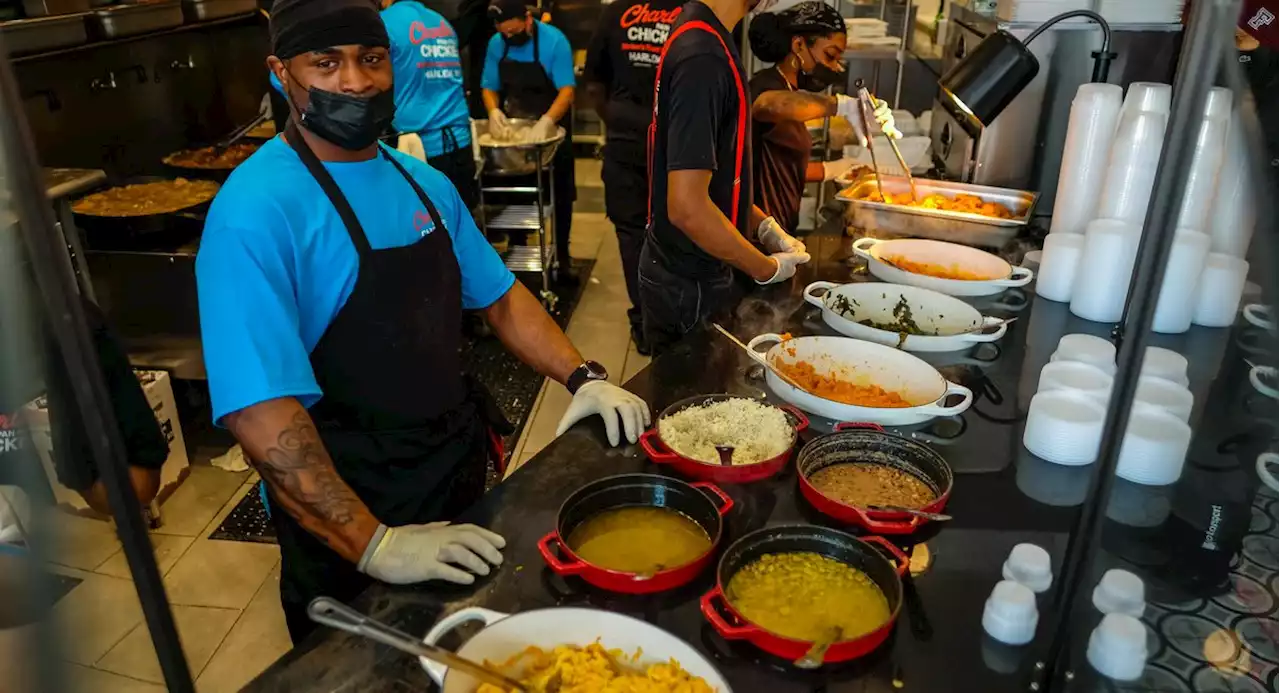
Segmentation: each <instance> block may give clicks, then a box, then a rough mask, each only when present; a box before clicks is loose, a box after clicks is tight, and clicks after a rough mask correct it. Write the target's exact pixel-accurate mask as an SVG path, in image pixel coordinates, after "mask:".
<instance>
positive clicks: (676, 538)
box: [569, 506, 711, 573]
mask: <svg viewBox="0 0 1280 693" xmlns="http://www.w3.org/2000/svg"><path fill="white" fill-rule="evenodd" d="M569 548H570V549H572V550H573V552H574V553H575V554H577V555H578V557H579V558H581V559H582V560H584V561H586V562H588V563H591V564H594V565H597V566H600V567H601V568H609V569H610V570H618V571H622V572H626V573H656V572H658V571H660V570H668V569H670V568H678V567H680V566H682V565H685V564H687V563H691V562H693V561H694V560H695V559H697V558H698V557H700V556H702V555H703V554H705V553H706V552H707V551H710V550H711V538H710V537H708V536H707V533H706V531H704V530H703V529H702V526H701V525H699V524H698V523H697V522H694V521H693V520H690V519H689V518H687V517H685V516H684V515H681V514H680V513H678V512H676V511H674V510H670V509H667V508H655V507H652V506H634V507H627V508H615V509H612V510H606V511H604V512H602V513H600V514H598V515H593V516H591V517H589V518H587V520H586V521H585V522H583V523H582V524H580V525H578V526H577V527H576V528H574V530H573V531H572V532H571V533H570V534H569Z"/></svg>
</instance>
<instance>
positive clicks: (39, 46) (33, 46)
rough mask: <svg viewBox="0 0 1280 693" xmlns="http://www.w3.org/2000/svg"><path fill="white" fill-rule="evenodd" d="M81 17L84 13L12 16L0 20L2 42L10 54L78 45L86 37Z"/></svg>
mask: <svg viewBox="0 0 1280 693" xmlns="http://www.w3.org/2000/svg"><path fill="white" fill-rule="evenodd" d="M84 18H85V15H83V14H69V15H60V16H56V17H32V18H31V19H15V20H13V21H11V22H0V34H3V35H4V45H5V48H7V49H8V50H9V54H10V55H25V54H28V53H40V52H42V51H51V50H55V49H58V48H67V47H70V46H79V45H81V44H83V43H85V42H87V41H88V40H89V35H88V33H87V32H86V30H85V26H84Z"/></svg>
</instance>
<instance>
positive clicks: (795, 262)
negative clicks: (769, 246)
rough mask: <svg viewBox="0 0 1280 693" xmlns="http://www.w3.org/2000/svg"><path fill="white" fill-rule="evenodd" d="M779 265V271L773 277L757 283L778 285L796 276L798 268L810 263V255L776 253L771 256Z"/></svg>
mask: <svg viewBox="0 0 1280 693" xmlns="http://www.w3.org/2000/svg"><path fill="white" fill-rule="evenodd" d="M769 257H770V258H771V259H772V260H773V261H774V262H775V263H777V265H778V269H777V270H775V271H774V273H773V276H772V277H769V279H767V280H766V281H760V280H758V279H757V280H756V283H757V284H759V285H761V286H764V285H767V284H777V283H778V282H785V281H786V280H788V279H790V278H792V277H794V276H796V268H797V267H799V266H800V265H803V264H804V263H806V262H808V261H809V253H774V254H773V255H770V256H769Z"/></svg>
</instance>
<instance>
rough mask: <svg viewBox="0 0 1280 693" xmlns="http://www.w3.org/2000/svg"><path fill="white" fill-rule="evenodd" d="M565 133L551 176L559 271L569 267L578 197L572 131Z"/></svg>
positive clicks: (567, 123)
mask: <svg viewBox="0 0 1280 693" xmlns="http://www.w3.org/2000/svg"><path fill="white" fill-rule="evenodd" d="M571 122H572V121H571V120H570V119H568V118H566V119H565V121H564V123H565V127H566V129H567V128H569V127H571V125H570V124H571ZM569 133H570V134H568V135H566V136H565V138H564V142H561V143H560V148H559V149H557V150H556V153H555V158H554V159H552V161H553V163H554V164H555V169H554V171H553V173H552V178H553V180H554V181H555V188H556V204H555V213H556V229H555V234H556V260H557V261H559V263H560V271H562V272H563V271H566V270H568V269H569V232H570V230H571V229H572V228H573V202H574V200H575V199H577V197H578V189H577V187H576V184H575V181H576V178H577V177H576V176H575V175H574V171H573V142H572V140H571V137H572V131H571V130H570V131H569Z"/></svg>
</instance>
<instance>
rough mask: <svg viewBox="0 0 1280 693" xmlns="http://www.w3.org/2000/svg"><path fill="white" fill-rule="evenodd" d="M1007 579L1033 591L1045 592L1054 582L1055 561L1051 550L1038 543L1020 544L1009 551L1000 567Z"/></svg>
mask: <svg viewBox="0 0 1280 693" xmlns="http://www.w3.org/2000/svg"><path fill="white" fill-rule="evenodd" d="M1000 574H1001V575H1002V576H1003V577H1004V579H1006V580H1012V581H1014V582H1016V583H1018V584H1019V585H1024V586H1026V587H1027V589H1030V590H1031V591H1032V592H1037V593H1039V592H1044V591H1047V590H1048V589H1049V587H1050V586H1051V585H1052V584H1053V563H1052V561H1051V560H1050V559H1049V552H1048V551H1045V550H1044V548H1043V547H1041V546H1039V545H1037V544H1028V543H1023V544H1018V545H1016V546H1014V547H1013V549H1012V550H1011V551H1009V557H1008V558H1006V559H1005V561H1004V565H1003V566H1002V567H1001V568H1000Z"/></svg>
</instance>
